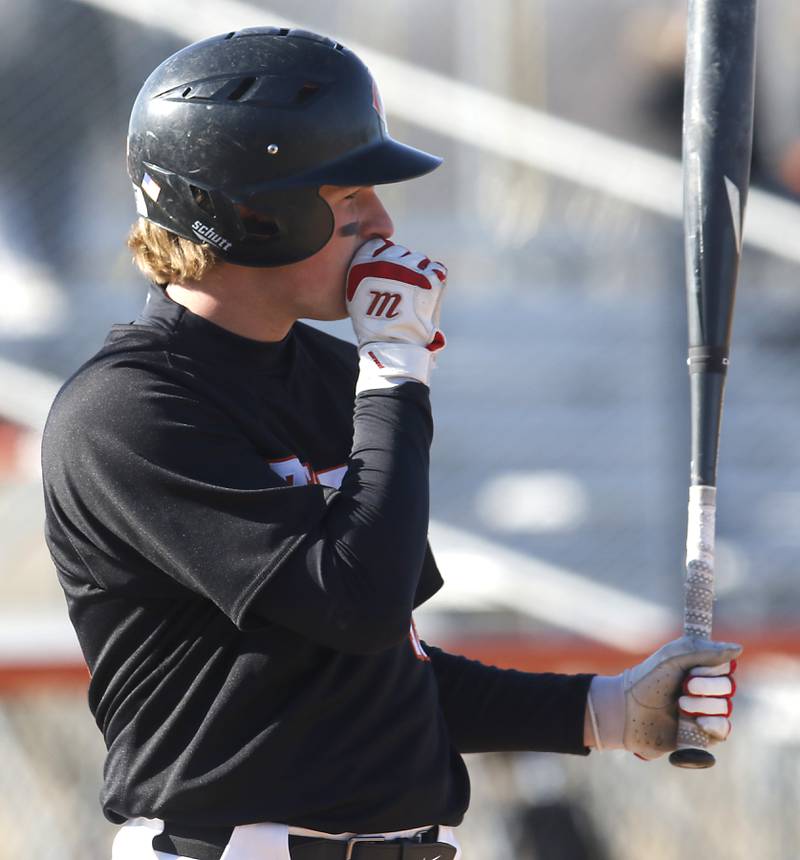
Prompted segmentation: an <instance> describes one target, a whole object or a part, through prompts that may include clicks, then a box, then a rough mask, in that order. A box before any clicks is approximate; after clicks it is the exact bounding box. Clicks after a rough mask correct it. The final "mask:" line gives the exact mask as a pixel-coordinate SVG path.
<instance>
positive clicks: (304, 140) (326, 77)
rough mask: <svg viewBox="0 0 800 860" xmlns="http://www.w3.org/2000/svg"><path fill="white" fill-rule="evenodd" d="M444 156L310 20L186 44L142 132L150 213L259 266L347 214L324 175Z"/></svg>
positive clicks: (316, 237)
mask: <svg viewBox="0 0 800 860" xmlns="http://www.w3.org/2000/svg"><path fill="white" fill-rule="evenodd" d="M439 164H441V159H440V158H437V157H435V156H433V155H429V154H428V153H426V152H422V151H420V150H418V149H414V148H413V147H410V146H406V145H405V144H402V143H398V142H397V141H395V140H393V139H392V138H391V137H390V136H389V134H388V132H387V130H386V119H385V117H384V113H383V107H382V104H381V99H380V95H379V93H378V90H377V87H376V86H375V82H374V81H373V79H372V76H371V75H370V73H369V70H368V69H367V67H366V66H365V65H364V64H363V63H362V62H361V60H359V58H358V57H357V56H356V55H355V54H354V53H353V52H352V51H349V50H348V49H347V48H345V47H344V46H343V45H340V44H338V43H337V42H334V41H332V40H331V39H327V38H325V37H324V36H319V35H317V34H316V33H310V32H308V31H306V30H286V29H278V28H276V27H261V28H251V29H247V30H239V31H237V32H234V33H227V34H224V35H221V36H214V37H212V38H210V39H205V40H203V41H201V42H196V43H195V44H193V45H189V47H187V48H184V49H183V50H182V51H178V53H177V54H173V56H171V57H169V58H168V59H166V60H165V61H164V62H163V63H162V64H161V65H160V66H159V67H158V68H157V69H156V70H155V71H154V72H153V73H152V74H151V75H150V77H149V78H148V79H147V80H146V81H145V83H144V86H143V87H142V89H141V91H140V92H139V95H138V97H137V99H136V103H135V104H134V106H133V112H132V114H131V121H130V128H129V131H128V173H129V174H130V177H131V181H132V182H133V186H134V193H135V196H136V206H137V210H138V212H139V214H140V215H142V216H143V217H145V218H148V219H149V220H150V221H153V222H154V223H156V224H160V225H161V226H162V227H165V228H166V229H167V230H170V231H171V232H173V233H176V234H177V235H179V236H183V237H184V238H186V239H190V240H192V241H194V242H203V243H207V244H209V245H211V246H212V247H213V248H214V250H215V252H216V253H217V254H218V255H219V256H220V257H222V258H223V259H225V260H229V261H230V262H232V263H237V264H239V265H245V266H278V265H285V264H288V263H294V262H297V261H298V260H303V259H305V258H306V257H310V256H311V255H312V254H314V253H316V252H317V251H318V250H319V249H320V248H322V246H323V245H324V244H325V243H326V242H327V241H328V239H329V238H330V235H331V232H332V230H333V213H332V212H331V210H330V208H329V207H328V205H327V203H325V201H324V200H323V199H322V198H321V197H320V196H319V194H318V188H319V186H320V185H326V184H328V185H379V184H383V183H388V182H398V181H400V180H403V179H411V178H412V177H415V176H421V175H422V174H424V173H427V172H428V171H430V170H433V169H434V168H435V167H437V166H438V165H439Z"/></svg>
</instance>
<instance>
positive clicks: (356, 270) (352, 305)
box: [347, 239, 447, 394]
mask: <svg viewBox="0 0 800 860" xmlns="http://www.w3.org/2000/svg"><path fill="white" fill-rule="evenodd" d="M446 284H447V269H446V268H445V267H444V266H443V265H442V264H441V263H438V262H431V260H430V259H429V258H428V257H425V256H424V255H423V254H415V253H414V252H412V251H409V250H408V249H407V248H404V247H403V246H402V245H395V244H394V243H393V242H390V241H389V240H388V239H370V241H369V242H367V243H366V244H365V245H363V246H362V247H361V248H359V250H358V252H357V253H356V255H355V257H353V261H352V263H351V264H350V269H349V271H348V273H347V312H348V314H349V315H350V319H351V321H352V323H353V329H354V330H355V333H356V338H357V339H358V347H359V356H360V360H359V376H358V383H357V384H356V394H358V393H360V392H361V391H367V390H369V389H374V388H391V387H393V386H395V385H400V384H401V383H403V382H408V381H409V380H416V381H418V382H423V383H424V384H425V385H428V384H429V380H430V374H431V369H432V367H433V365H434V361H435V354H436V353H437V352H439V351H440V350H442V349H444V346H445V338H444V334H443V333H442V332H441V331H440V330H439V315H440V312H441V305H442V297H443V295H444V289H445V286H446Z"/></svg>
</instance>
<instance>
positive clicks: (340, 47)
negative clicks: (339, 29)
mask: <svg viewBox="0 0 800 860" xmlns="http://www.w3.org/2000/svg"><path fill="white" fill-rule="evenodd" d="M334 48H335V49H336V50H337V51H343V50H344V45H341V44H339V42H337V43H336V44H335V45H334Z"/></svg>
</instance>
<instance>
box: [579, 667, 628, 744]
mask: <svg viewBox="0 0 800 860" xmlns="http://www.w3.org/2000/svg"><path fill="white" fill-rule="evenodd" d="M588 707H589V719H590V720H591V721H592V731H593V732H594V739H595V743H596V744H597V749H598V750H621V749H625V687H624V684H623V676H622V675H595V677H594V678H592V683H591V686H590V687H589V701H588Z"/></svg>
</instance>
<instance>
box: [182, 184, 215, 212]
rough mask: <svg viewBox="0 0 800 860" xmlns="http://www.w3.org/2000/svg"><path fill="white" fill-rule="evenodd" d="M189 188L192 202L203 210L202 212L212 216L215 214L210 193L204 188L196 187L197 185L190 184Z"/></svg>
mask: <svg viewBox="0 0 800 860" xmlns="http://www.w3.org/2000/svg"><path fill="white" fill-rule="evenodd" d="M189 190H190V191H191V192H192V197H193V198H194V202H195V203H196V204H197V205H198V206H199V207H200V208H201V209H202V210H203V212H205V213H206V214H207V215H210V216H211V217H212V218H213V217H214V216H215V214H216V213H215V211H214V201H213V200H212V199H211V195H210V194H209V193H208V191H206V190H205V188H198V186H197V185H190V186H189Z"/></svg>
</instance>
